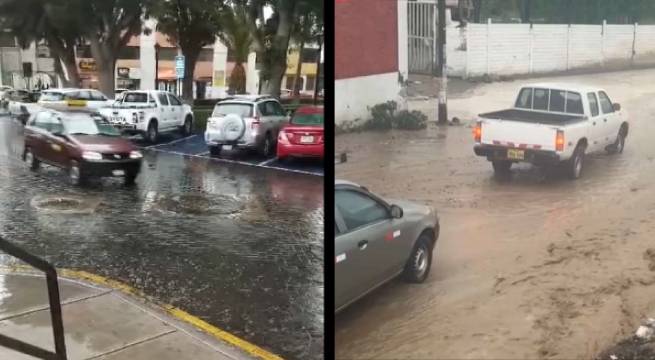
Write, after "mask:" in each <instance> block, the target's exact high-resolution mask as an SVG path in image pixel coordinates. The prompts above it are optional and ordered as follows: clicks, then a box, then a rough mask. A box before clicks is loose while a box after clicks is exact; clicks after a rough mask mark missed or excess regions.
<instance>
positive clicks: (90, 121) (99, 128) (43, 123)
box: [23, 110, 143, 185]
mask: <svg viewBox="0 0 655 360" xmlns="http://www.w3.org/2000/svg"><path fill="white" fill-rule="evenodd" d="M142 158H143V155H142V154H141V152H139V151H138V150H137V148H136V146H134V145H133V144H132V143H131V142H130V141H128V140H126V139H124V138H122V137H121V136H120V133H119V131H118V130H116V129H115V128H114V127H113V126H112V125H111V124H110V123H109V122H107V119H105V118H104V117H103V116H101V115H99V114H95V113H88V112H58V111H53V110H42V111H39V112H37V113H36V114H34V115H32V116H31V117H30V119H29V120H28V122H27V124H26V126H25V150H24V152H23V160H25V161H26V162H27V163H28V164H29V165H30V167H31V168H32V170H37V169H38V168H39V165H40V163H41V162H44V163H47V164H50V165H54V166H57V167H60V168H63V169H66V170H67V171H68V176H69V179H70V181H71V183H73V184H75V185H80V184H83V183H84V182H85V180H86V179H88V178H89V177H108V176H115V177H123V178H124V179H125V183H126V184H128V185H130V184H133V183H134V180H135V179H136V177H137V175H138V174H139V171H140V170H141V160H142Z"/></svg>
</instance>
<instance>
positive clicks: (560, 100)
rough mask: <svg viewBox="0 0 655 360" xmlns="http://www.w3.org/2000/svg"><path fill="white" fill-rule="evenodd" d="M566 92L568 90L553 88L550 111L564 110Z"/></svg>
mask: <svg viewBox="0 0 655 360" xmlns="http://www.w3.org/2000/svg"><path fill="white" fill-rule="evenodd" d="M565 94H566V91H562V90H551V91H550V103H549V104H550V105H549V107H548V111H557V112H564V102H565V96H566V95H565Z"/></svg>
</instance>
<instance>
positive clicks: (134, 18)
mask: <svg viewBox="0 0 655 360" xmlns="http://www.w3.org/2000/svg"><path fill="white" fill-rule="evenodd" d="M76 2H77V4H75V5H73V3H72V2H71V1H69V3H70V4H71V6H69V7H68V10H69V11H71V13H74V14H75V15H76V16H78V17H79V19H80V30H81V34H82V35H83V37H84V38H85V40H86V41H88V43H89V45H90V48H91V55H92V56H93V58H94V60H95V62H96V67H97V69H98V80H99V82H100V91H101V92H103V93H104V94H105V95H107V96H109V97H113V96H114V91H115V86H114V82H115V79H114V76H115V68H116V60H117V58H118V54H119V52H120V50H121V49H122V48H123V47H124V46H125V45H126V44H127V42H128V41H129V40H130V38H132V37H133V36H135V35H138V34H140V33H141V31H142V30H143V29H142V27H143V24H142V19H143V18H144V17H147V15H148V14H147V10H148V9H150V6H151V5H152V4H151V3H150V0H141V1H134V0H76Z"/></svg>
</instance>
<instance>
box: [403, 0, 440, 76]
mask: <svg viewBox="0 0 655 360" xmlns="http://www.w3.org/2000/svg"><path fill="white" fill-rule="evenodd" d="M407 17H408V19H407V26H408V29H407V35H408V41H407V45H408V46H409V49H408V57H409V60H408V61H409V72H410V73H414V74H428V75H433V74H436V72H437V56H436V48H437V1H436V0H433V1H427V0H426V1H408V2H407Z"/></svg>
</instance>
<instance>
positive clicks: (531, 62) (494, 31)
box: [446, 23, 655, 77]
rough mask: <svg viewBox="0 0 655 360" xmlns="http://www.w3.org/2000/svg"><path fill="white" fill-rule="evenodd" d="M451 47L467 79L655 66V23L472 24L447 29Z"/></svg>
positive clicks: (455, 66)
mask: <svg viewBox="0 0 655 360" xmlns="http://www.w3.org/2000/svg"><path fill="white" fill-rule="evenodd" d="M446 44H447V51H448V68H449V73H450V74H451V75H455V76H462V77H476V76H483V75H487V74H488V75H491V76H498V75H526V74H538V73H548V72H560V71H567V70H572V69H578V68H593V67H599V68H602V67H604V66H612V67H622V66H624V67H628V66H631V65H650V64H652V65H655V25H637V24H635V25H570V26H569V25H554V24H535V25H532V26H531V25H529V24H493V23H487V24H468V26H467V27H466V28H457V27H455V26H450V27H448V29H447V43H446Z"/></svg>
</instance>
